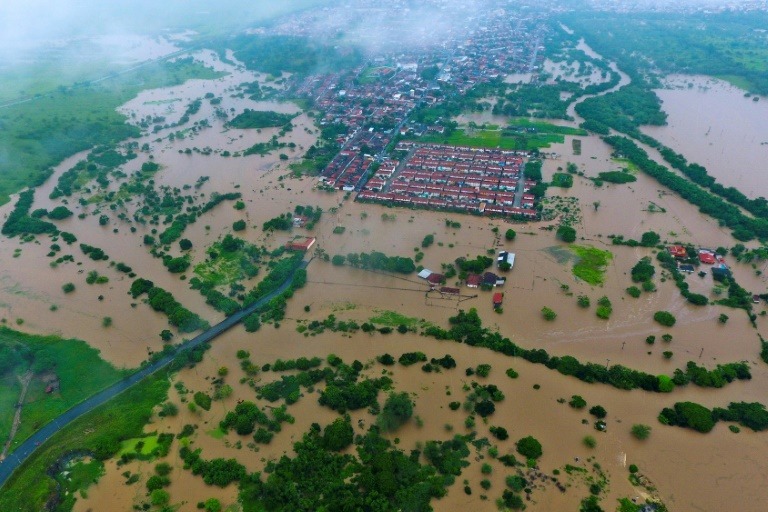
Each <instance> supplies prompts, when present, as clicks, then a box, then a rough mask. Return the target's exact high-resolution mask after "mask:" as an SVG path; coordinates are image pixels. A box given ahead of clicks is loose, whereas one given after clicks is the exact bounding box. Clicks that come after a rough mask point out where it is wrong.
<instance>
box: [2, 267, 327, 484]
mask: <svg viewBox="0 0 768 512" xmlns="http://www.w3.org/2000/svg"><path fill="white" fill-rule="evenodd" d="M309 261H312V260H311V259H310V260H309ZM309 261H302V262H301V264H300V265H299V266H298V267H296V269H294V271H293V272H292V273H291V275H290V277H288V279H286V280H285V282H283V284H281V285H280V287H279V288H278V289H277V290H275V291H273V292H272V293H270V294H268V295H266V296H264V297H262V298H261V299H259V300H258V301H256V302H255V303H253V304H251V305H250V306H248V307H247V308H245V309H243V310H240V311H238V312H237V313H235V314H234V315H232V316H230V317H227V318H225V319H224V320H222V321H221V322H219V323H218V324H216V325H214V326H213V327H211V328H210V329H208V330H207V331H205V332H203V333H202V334H199V335H197V336H195V337H194V338H192V339H191V340H189V341H187V342H185V343H182V344H181V345H179V346H178V347H177V350H176V351H175V352H174V353H173V354H170V355H167V356H165V357H163V358H161V359H158V360H157V361H155V362H154V363H152V364H148V365H147V366H145V367H144V368H142V369H140V370H139V371H137V372H136V373H133V374H131V375H129V376H128V377H126V378H124V379H123V380H120V381H118V382H116V383H114V384H113V385H112V386H110V387H108V388H107V389H105V390H103V391H101V392H99V393H96V394H95V395H93V396H91V397H90V398H88V399H86V400H85V401H83V402H80V403H79V404H77V405H76V406H74V407H73V408H71V409H69V410H68V411H66V412H65V413H63V414H62V415H60V416H58V417H57V418H54V419H53V420H52V421H51V422H50V423H48V424H47V425H45V426H44V427H43V428H41V429H40V430H38V431H37V432H35V433H34V434H32V436H30V437H29V438H28V439H27V440H25V441H24V442H23V443H21V445H19V447H18V448H16V450H14V451H13V453H11V454H10V455H8V457H7V458H6V459H5V460H4V461H2V462H0V487H2V486H3V485H4V484H5V482H6V481H7V480H8V478H9V477H10V476H11V475H12V474H13V472H14V471H16V469H17V468H18V467H19V466H20V465H21V464H22V463H23V462H24V461H25V460H27V458H29V456H30V455H32V453H33V452H34V451H35V450H36V449H37V447H38V446H39V445H41V444H43V443H44V442H46V441H48V440H49V439H50V438H51V437H52V436H53V435H54V434H55V433H56V432H58V431H59V430H61V429H62V428H64V427H66V426H67V425H69V424H70V423H72V422H73V421H74V420H76V419H77V418H79V417H80V416H82V415H83V414H86V413H88V412H90V411H92V410H93V409H95V408H96V407H98V406H100V405H102V404H104V403H106V402H107V401H109V400H111V399H112V398H114V397H115V396H117V395H119V394H120V393H122V392H123V391H125V390H126V389H128V388H130V387H131V386H134V385H136V384H137V383H139V382H141V381H142V380H144V379H145V378H146V377H148V376H150V375H152V374H153V373H155V372H157V371H158V370H161V369H163V368H164V367H166V366H167V365H168V364H169V363H170V362H171V361H173V359H174V358H175V357H176V355H177V354H178V353H179V352H181V351H182V350H189V349H192V348H195V347H198V346H200V345H202V344H203V343H207V342H209V341H211V340H213V339H214V338H216V337H218V336H220V335H221V334H223V333H224V332H225V331H227V330H228V329H230V328H231V327H234V326H235V325H237V324H239V323H240V322H242V321H243V319H244V318H245V317H247V316H248V315H250V314H251V313H253V312H254V311H255V310H256V309H257V308H259V307H260V306H263V305H264V304H266V303H267V302H269V301H270V300H272V299H273V298H274V297H276V296H277V295H280V294H281V293H283V292H284V291H286V290H287V289H288V287H289V286H290V285H291V281H292V280H293V275H294V274H295V273H296V270H298V269H300V268H306V267H307V265H309Z"/></svg>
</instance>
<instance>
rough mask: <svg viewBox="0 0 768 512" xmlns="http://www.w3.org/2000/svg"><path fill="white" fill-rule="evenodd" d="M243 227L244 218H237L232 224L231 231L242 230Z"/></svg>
mask: <svg viewBox="0 0 768 512" xmlns="http://www.w3.org/2000/svg"><path fill="white" fill-rule="evenodd" d="M244 229H245V221H244V220H242V219H241V220H237V221H235V222H234V223H233V224H232V230H233V231H243V230H244Z"/></svg>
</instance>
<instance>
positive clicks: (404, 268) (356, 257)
mask: <svg viewBox="0 0 768 512" xmlns="http://www.w3.org/2000/svg"><path fill="white" fill-rule="evenodd" d="M334 258H335V259H336V261H335V262H334V264H341V265H343V264H345V262H346V264H347V265H350V266H352V267H355V268H362V269H366V270H383V271H385V272H397V273H400V274H411V273H413V272H415V271H416V264H415V263H414V262H413V259H412V258H406V257H404V256H387V255H386V254H384V253H382V252H378V251H373V252H371V253H365V252H361V253H349V254H347V255H346V256H343V255H336V256H334Z"/></svg>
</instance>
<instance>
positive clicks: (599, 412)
mask: <svg viewBox="0 0 768 512" xmlns="http://www.w3.org/2000/svg"><path fill="white" fill-rule="evenodd" d="M589 414H591V415H592V416H594V417H595V418H597V419H599V420H601V419H603V418H605V417H606V416H608V412H607V411H606V410H605V408H604V407H603V406H602V405H595V406H594V407H592V408H591V409H590V410H589Z"/></svg>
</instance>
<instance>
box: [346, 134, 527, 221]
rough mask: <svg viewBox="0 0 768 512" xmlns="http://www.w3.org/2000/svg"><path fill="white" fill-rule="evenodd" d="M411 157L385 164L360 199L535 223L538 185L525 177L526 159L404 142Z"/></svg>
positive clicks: (401, 146) (503, 153)
mask: <svg viewBox="0 0 768 512" xmlns="http://www.w3.org/2000/svg"><path fill="white" fill-rule="evenodd" d="M397 149H398V150H401V151H407V152H408V154H407V156H406V158H405V159H404V160H402V161H401V162H394V161H390V162H387V163H386V165H382V166H381V167H380V168H379V169H378V171H377V172H376V173H375V174H374V175H373V177H372V178H371V179H370V180H369V181H368V182H367V183H366V185H365V187H364V188H363V190H362V191H361V192H360V193H359V194H358V196H357V199H358V200H359V201H373V202H382V203H391V204H398V205H402V206H417V207H423V208H430V209H446V210H451V211H457V212H465V213H479V214H486V215H501V216H519V217H527V218H535V217H536V214H537V212H536V210H535V209H534V208H533V207H534V202H535V196H534V195H533V194H530V193H529V191H530V189H531V188H532V187H533V186H535V185H536V182H535V181H533V180H527V179H525V176H524V172H525V171H524V169H525V167H524V161H525V157H526V156H527V154H526V153H525V152H520V151H508V150H500V149H482V148H469V147H460V146H445V145H440V144H419V143H414V142H408V141H404V142H400V143H399V144H398V145H397Z"/></svg>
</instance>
